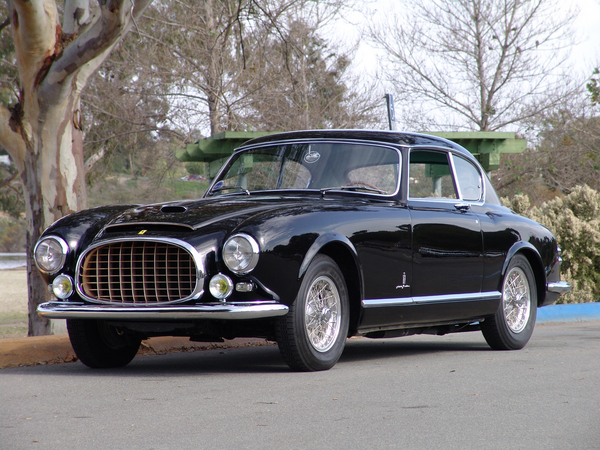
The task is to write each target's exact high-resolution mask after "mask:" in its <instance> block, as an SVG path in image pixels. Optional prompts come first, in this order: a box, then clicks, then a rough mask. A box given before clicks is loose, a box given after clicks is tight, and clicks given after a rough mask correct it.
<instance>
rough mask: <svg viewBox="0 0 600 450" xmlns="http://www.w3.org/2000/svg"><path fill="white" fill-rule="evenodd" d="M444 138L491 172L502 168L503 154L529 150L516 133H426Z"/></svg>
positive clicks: (525, 142)
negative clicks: (464, 150)
mask: <svg viewBox="0 0 600 450" xmlns="http://www.w3.org/2000/svg"><path fill="white" fill-rule="evenodd" d="M425 134H431V135H433V136H438V137H442V138H445V139H448V140H450V141H452V142H456V143H457V144H458V145H461V146H463V147H464V148H466V149H467V150H469V151H470V152H471V153H472V154H473V156H475V157H476V158H477V160H478V161H479V162H480V163H481V165H482V166H483V168H484V169H485V170H486V171H487V172H490V171H492V170H496V169H498V168H499V167H500V155H501V154H503V153H523V152H524V151H525V149H527V141H526V140H525V139H517V138H516V137H515V133H509V132H499V131H473V132H471V131H467V132H425Z"/></svg>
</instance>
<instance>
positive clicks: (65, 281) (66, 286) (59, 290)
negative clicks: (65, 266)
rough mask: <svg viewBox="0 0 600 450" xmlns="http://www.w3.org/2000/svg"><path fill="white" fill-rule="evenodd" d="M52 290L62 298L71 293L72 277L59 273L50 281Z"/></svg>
mask: <svg viewBox="0 0 600 450" xmlns="http://www.w3.org/2000/svg"><path fill="white" fill-rule="evenodd" d="M52 292H53V293H54V295H56V297H58V298H60V299H61V300H64V299H66V298H68V297H70V296H71V294H72V293H73V279H72V278H71V277H70V276H69V275H64V274H60V275H59V276H57V277H56V278H55V279H54V281H53V282H52Z"/></svg>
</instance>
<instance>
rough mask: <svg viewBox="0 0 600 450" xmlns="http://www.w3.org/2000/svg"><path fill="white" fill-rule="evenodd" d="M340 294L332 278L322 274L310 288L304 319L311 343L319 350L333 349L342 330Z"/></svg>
mask: <svg viewBox="0 0 600 450" xmlns="http://www.w3.org/2000/svg"><path fill="white" fill-rule="evenodd" d="M340 313H341V311H340V294H339V292H338V290H337V288H336V286H335V284H334V282H333V281H332V280H331V278H329V277H326V276H320V277H318V278H317V279H315V280H314V281H313V283H312V284H311V286H310V288H309V290H308V299H307V301H306V310H305V312H304V320H305V322H304V323H305V324H306V334H307V336H308V340H309V342H310V344H311V345H312V346H313V348H314V349H315V350H317V351H318V352H326V351H327V350H329V349H331V347H333V345H334V344H335V341H336V339H337V337H338V335H339V332H340Z"/></svg>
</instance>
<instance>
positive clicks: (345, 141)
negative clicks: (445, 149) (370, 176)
mask: <svg viewBox="0 0 600 450" xmlns="http://www.w3.org/2000/svg"><path fill="white" fill-rule="evenodd" d="M309 143H315V144H351V145H364V144H366V143H368V144H369V145H371V146H373V147H381V148H385V149H388V150H392V151H395V152H396V153H397V154H398V180H397V181H396V190H395V191H394V193H392V194H378V193H375V192H353V191H349V190H335V189H332V190H330V191H329V192H344V193H346V194H360V195H365V194H366V195H374V196H376V197H384V198H389V197H395V196H396V195H398V192H400V183H402V152H401V151H400V149H399V148H397V147H395V146H392V145H386V144H384V143H381V142H378V141H363V140H355V139H330V138H322V139H290V140H284V141H273V142H267V143H261V144H255V145H252V146H248V147H244V148H243V149H242V150H239V151H238V150H237V149H236V150H234V152H233V155H231V156H230V158H229V159H228V160H227V161H226V162H225V164H223V165H222V166H221V169H220V170H219V172H218V173H217V176H216V177H215V179H214V180H213V182H212V183H211V185H210V186H209V187H208V189H206V193H205V194H204V195H205V196H206V195H207V194H208V193H209V192H211V190H212V188H213V186H214V185H215V184H216V183H217V182H218V181H217V180H219V178H220V177H221V175H223V173H225V172H226V171H227V169H228V167H229V161H230V160H231V159H232V158H233V157H234V156H236V155H237V154H238V153H241V152H244V151H246V150H254V149H257V148H267V147H277V146H280V145H289V144H309ZM427 148H430V147H427ZM295 190H296V189H279V190H269V191H250V192H279V193H281V192H286V191H295ZM300 190H301V191H307V192H319V191H321V189H300Z"/></svg>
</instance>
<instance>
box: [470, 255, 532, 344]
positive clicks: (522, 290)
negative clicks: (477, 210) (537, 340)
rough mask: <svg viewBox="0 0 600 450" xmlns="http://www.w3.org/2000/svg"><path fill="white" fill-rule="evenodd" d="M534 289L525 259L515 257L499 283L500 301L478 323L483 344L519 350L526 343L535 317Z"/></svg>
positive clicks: (528, 265) (529, 266) (529, 269)
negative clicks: (488, 314)
mask: <svg viewBox="0 0 600 450" xmlns="http://www.w3.org/2000/svg"><path fill="white" fill-rule="evenodd" d="M537 303H538V297H537V288H536V282H535V276H534V274H533V270H532V269H531V265H530V264H529V261H528V260H527V258H525V256H523V255H521V254H517V255H515V256H514V257H513V258H512V260H511V261H510V263H509V265H508V268H507V269H506V274H505V275H504V279H503V280H502V301H501V302H500V305H499V307H498V311H497V312H496V314H494V315H493V316H490V317H487V318H486V319H485V320H484V321H482V322H481V332H482V333H483V336H484V337H485V340H486V341H487V343H488V344H489V346H490V347H492V348H493V349H495V350H518V349H521V348H523V347H525V345H527V342H529V339H530V338H531V335H532V334H533V328H534V326H535V318H536V316H537Z"/></svg>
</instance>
